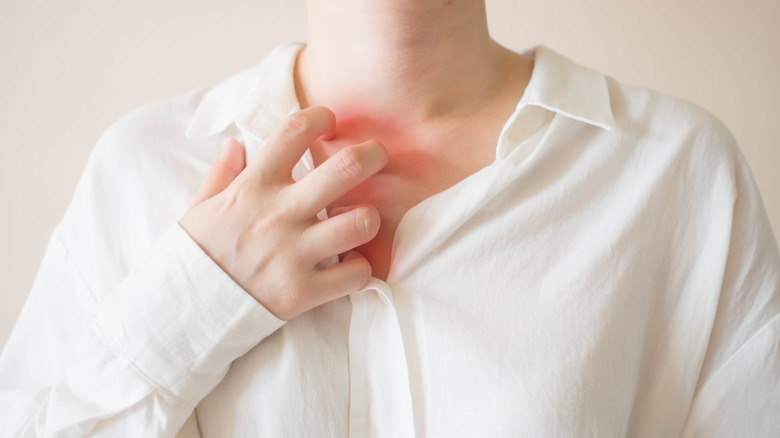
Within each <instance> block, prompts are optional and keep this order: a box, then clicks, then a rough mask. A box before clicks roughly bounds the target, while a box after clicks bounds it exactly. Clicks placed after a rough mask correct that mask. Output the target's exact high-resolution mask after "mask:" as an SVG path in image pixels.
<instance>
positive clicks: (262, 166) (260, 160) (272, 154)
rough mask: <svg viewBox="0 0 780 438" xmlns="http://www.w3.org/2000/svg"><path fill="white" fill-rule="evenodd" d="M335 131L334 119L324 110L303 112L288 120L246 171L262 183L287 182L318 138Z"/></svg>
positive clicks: (321, 107) (317, 109)
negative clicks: (302, 157)
mask: <svg viewBox="0 0 780 438" xmlns="http://www.w3.org/2000/svg"><path fill="white" fill-rule="evenodd" d="M335 130H336V116H335V115H333V112H332V111H331V110H329V109H327V108H325V107H323V106H316V107H311V108H306V109H304V110H302V111H299V112H297V113H295V114H293V115H291V116H289V117H288V118H287V120H285V121H284V123H283V124H282V127H281V128H279V129H278V130H277V131H276V132H274V133H273V134H272V135H271V136H270V137H269V138H268V140H267V141H266V143H265V146H264V147H263V148H262V149H261V150H260V152H258V154H257V155H256V156H255V158H253V159H252V162H251V163H249V166H248V168H249V169H250V170H251V172H252V173H256V174H257V175H258V176H259V177H260V179H261V180H264V181H288V180H289V179H290V178H291V174H292V169H293V167H294V166H295V163H297V162H298V160H300V159H301V156H302V155H303V153H304V152H306V149H308V148H309V146H310V145H311V144H312V143H313V142H314V140H316V139H318V138H319V137H322V136H325V137H328V136H331V135H333V133H334V132H335Z"/></svg>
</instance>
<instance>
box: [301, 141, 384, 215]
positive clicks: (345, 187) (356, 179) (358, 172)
mask: <svg viewBox="0 0 780 438" xmlns="http://www.w3.org/2000/svg"><path fill="white" fill-rule="evenodd" d="M386 164H387V151H386V150H385V148H384V146H382V144H381V143H379V142H378V141H375V140H370V141H367V142H365V143H361V144H359V145H355V146H350V147H347V148H344V149H342V150H340V151H339V152H338V153H337V154H336V155H333V156H332V157H330V158H329V159H328V160H327V161H325V162H324V163H322V164H321V165H320V166H319V167H317V168H316V169H314V170H313V171H311V172H310V173H309V174H308V175H306V176H305V177H303V178H302V179H301V180H300V181H298V182H297V183H296V184H295V185H294V186H292V187H290V189H291V190H290V191H291V196H294V197H295V205H296V206H297V207H298V208H300V211H301V214H302V215H304V216H306V217H310V216H313V215H315V214H317V212H319V211H320V210H322V209H323V208H325V207H327V206H328V204H330V203H332V202H333V201H335V200H336V199H338V198H340V197H341V196H342V195H344V194H345V193H347V192H348V191H350V190H351V189H353V188H354V187H355V186H357V185H358V184H360V183H361V182H363V181H365V180H366V179H367V178H368V177H370V176H371V175H373V174H375V173H377V172H379V171H380V170H382V168H383V167H385V165H386Z"/></svg>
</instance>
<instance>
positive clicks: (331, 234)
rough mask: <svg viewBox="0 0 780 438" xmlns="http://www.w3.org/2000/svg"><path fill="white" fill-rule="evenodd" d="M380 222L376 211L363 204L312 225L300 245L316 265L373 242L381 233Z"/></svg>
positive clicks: (302, 237)
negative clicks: (302, 245) (303, 246)
mask: <svg viewBox="0 0 780 438" xmlns="http://www.w3.org/2000/svg"><path fill="white" fill-rule="evenodd" d="M380 221H381V219H380V217H379V212H378V211H377V209H376V208H375V207H374V206H372V205H367V204H363V205H360V206H356V207H354V209H352V210H350V211H347V212H345V213H343V214H340V215H338V216H334V217H331V218H328V219H325V220H324V221H321V222H318V223H316V224H314V225H312V226H311V227H309V228H307V229H306V230H305V231H304V232H303V235H302V236H301V241H302V242H303V244H304V245H305V248H306V251H307V252H309V253H310V255H311V257H312V262H313V263H316V262H318V261H320V260H324V259H326V258H328V257H331V256H334V255H338V254H341V253H343V252H346V251H349V250H351V249H354V248H356V247H358V246H360V245H362V244H364V243H366V242H368V241H370V240H371V239H373V238H374V237H375V236H376V234H377V233H378V232H379V225H380Z"/></svg>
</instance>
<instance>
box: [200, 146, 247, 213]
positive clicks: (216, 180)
mask: <svg viewBox="0 0 780 438" xmlns="http://www.w3.org/2000/svg"><path fill="white" fill-rule="evenodd" d="M245 166H246V157H245V153H244V146H243V145H241V143H239V142H238V141H236V140H235V139H233V138H229V139H227V140H226V141H225V143H224V144H223V146H222V154H221V155H220V156H219V158H217V161H215V162H214V163H213V164H212V165H211V168H209V171H208V173H206V177H205V178H204V180H203V183H201V186H200V188H199V189H198V192H197V193H196V194H195V200H194V201H193V203H192V206H195V205H198V204H200V203H201V202H203V201H205V200H206V199H209V198H211V197H212V196H215V195H216V194H218V193H220V192H221V191H223V190H225V189H226V188H227V187H228V186H229V185H230V183H232V182H233V180H234V179H236V177H237V176H238V174H240V173H241V171H242V170H243V169H244V167H245Z"/></svg>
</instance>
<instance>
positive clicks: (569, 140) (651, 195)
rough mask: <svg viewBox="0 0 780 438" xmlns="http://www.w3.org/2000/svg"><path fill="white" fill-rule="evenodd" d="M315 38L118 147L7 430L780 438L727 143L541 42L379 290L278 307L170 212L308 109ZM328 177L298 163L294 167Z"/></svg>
mask: <svg viewBox="0 0 780 438" xmlns="http://www.w3.org/2000/svg"><path fill="white" fill-rule="evenodd" d="M300 48H301V45H299V44H290V45H284V46H282V47H280V48H279V49H277V50H276V51H274V52H273V53H271V54H270V55H269V56H268V57H267V58H266V59H265V60H264V61H263V62H262V63H260V64H259V65H257V66H256V67H253V68H251V69H249V70H247V71H244V72H242V73H240V74H238V75H237V76H235V77H233V78H230V79H229V80H227V81H226V82H224V83H222V84H220V85H218V86H216V87H214V88H212V89H210V90H202V91H197V92H193V93H191V94H188V95H186V96H184V97H181V98H176V99H171V100H166V101H161V102H156V103H152V104H150V105H147V106H144V107H142V108H140V109H138V110H136V111H134V112H132V113H131V114H129V115H127V116H125V117H123V118H122V119H120V120H119V121H117V122H116V123H115V124H114V125H113V126H112V127H111V128H109V129H108V131H107V132H106V133H105V134H104V135H103V136H102V137H101V139H100V140H99V142H98V144H97V146H96V147H95V149H94V151H93V153H92V155H91V157H90V160H89V163H88V165H87V168H86V170H85V172H84V175H83V177H82V178H81V180H80V182H79V184H78V187H77V189H76V192H75V195H74V197H73V200H72V202H71V204H70V205H69V207H68V210H67V212H66V213H65V215H64V217H63V219H62V221H61V222H60V223H59V224H58V226H57V227H56V229H55V230H54V233H53V235H52V237H51V240H50V242H49V245H48V249H47V251H46V254H45V257H44V259H43V262H42V265H41V267H40V270H39V273H38V276H37V277H36V280H35V284H34V286H33V289H32V292H31V293H30V296H29V298H28V300H27V303H26V305H25V307H24V310H23V311H22V314H21V316H20V319H19V321H18V323H17V325H16V327H15V329H14V331H13V334H12V335H11V338H10V340H9V341H8V344H7V347H6V349H5V351H4V352H3V355H2V358H1V359H0V434H1V435H2V436H34V435H43V436H48V435H64V436H78V435H99V436H139V437H140V436H158V435H173V434H176V433H177V431H179V429H180V428H181V427H182V424H183V423H184V422H185V420H187V419H188V417H190V415H191V414H193V410H195V414H196V415H194V416H193V417H192V418H190V421H189V422H188V423H187V426H186V427H185V430H184V431H182V432H181V433H182V434H186V433H192V434H198V433H200V434H201V435H202V436H204V437H230V436H269V437H277V436H291V437H309V436H336V437H342V436H351V437H409V436H413V435H416V436H427V437H451V436H489V437H513V436H529V437H543V436H598V437H613V436H615V437H616V436H631V437H659V436H663V437H671V436H685V437H694V436H707V437H712V436H751V437H769V436H778V434H780V416H779V415H777V413H778V412H780V384H778V381H780V345H779V344H780V317H778V314H780V286H779V284H780V282H779V281H778V280H779V277H780V257H778V250H777V244H776V243H775V240H774V238H773V236H772V232H771V229H770V226H769V223H768V221H767V218H766V214H765V212H764V208H763V206H762V203H761V199H760V196H759V193H758V191H757V189H756V185H755V183H754V181H753V180H752V177H751V175H750V172H749V170H748V167H747V165H746V163H745V160H744V158H743V157H742V156H741V154H740V152H739V150H738V147H737V145H736V142H735V140H734V137H733V136H732V135H731V133H730V132H729V131H728V129H727V128H726V127H725V126H724V125H723V123H721V122H720V121H719V120H718V119H717V118H715V117H714V116H713V115H711V114H710V113H708V112H707V111H705V110H703V109H701V108H699V107H697V106H695V105H693V104H691V103H688V102H685V101H683V100H680V99H676V98H673V97H669V96H665V95H662V94H659V93H657V92H654V91H651V90H646V89H640V88H635V87H630V86H627V85H624V84H621V83H619V82H617V81H616V80H615V79H613V78H611V77H608V76H605V75H603V74H601V73H598V72H596V71H593V70H591V69H588V68H586V67H584V66H582V65H579V64H577V63H575V62H573V61H571V60H569V59H568V58H566V57H564V56H562V55H560V54H558V53H556V52H555V51H553V50H551V49H549V48H547V47H545V46H538V47H536V48H534V49H532V50H529V51H528V52H526V53H525V55H526V56H530V57H533V58H534V60H535V65H534V69H533V74H532V77H531V80H530V83H529V84H528V87H527V89H526V91H525V93H524V95H523V97H522V99H521V100H520V102H519V103H518V105H517V109H516V111H515V113H514V114H513V115H512V116H511V117H510V119H509V120H507V122H506V124H505V126H504V128H503V131H502V132H501V135H500V139H499V142H498V144H497V146H496V159H495V161H494V162H493V163H492V164H490V165H489V166H487V167H485V168H483V169H481V170H480V171H478V172H476V173H475V174H473V175H471V176H469V177H467V178H466V179H464V180H462V181H461V182H459V183H458V184H456V185H455V186H453V187H451V188H449V189H447V190H445V191H443V192H441V193H438V194H436V195H434V196H432V197H430V198H428V199H425V200H424V201H422V202H421V203H420V204H418V205H416V206H414V207H413V208H412V209H411V210H410V211H409V212H408V213H407V214H406V216H404V218H403V220H402V221H401V223H400V225H399V227H398V230H397V232H396V236H395V242H394V245H393V253H392V264H391V269H390V273H389V276H388V278H387V281H386V282H384V281H381V280H378V279H372V281H371V283H370V284H369V286H368V287H367V288H366V289H365V290H363V291H360V292H356V293H354V294H352V295H351V296H349V297H344V298H342V299H339V300H336V301H333V302H331V303H328V304H326V305H323V306H321V307H318V308H315V309H313V310H311V311H309V312H307V313H304V314H303V315H301V316H299V317H297V318H295V319H293V320H291V321H288V322H284V321H281V320H279V319H277V318H276V317H274V316H273V315H272V314H271V313H270V312H268V311H267V310H266V309H265V308H263V307H262V306H261V305H259V304H258V303H257V302H256V301H255V300H254V299H253V298H252V297H251V296H249V295H248V294H247V293H246V292H245V291H244V290H243V289H241V287H240V286H238V285H237V284H236V283H234V282H233V281H232V280H231V279H230V277H229V276H228V275H227V274H226V273H224V272H223V271H222V270H221V269H220V268H219V267H218V266H217V265H216V264H215V263H214V262H213V261H212V260H211V259H210V258H209V257H208V256H207V255H206V254H205V253H204V252H203V251H202V250H201V249H200V248H199V247H198V245H197V244H196V243H195V242H194V241H193V240H191V238H189V236H188V235H187V233H186V232H184V231H183V229H182V228H181V227H180V226H179V225H178V224H177V223H176V221H177V220H178V219H179V218H180V217H181V216H182V215H183V214H184V212H185V211H186V210H187V208H188V206H189V203H190V202H191V201H192V199H193V198H194V193H195V191H196V189H197V187H198V186H199V185H200V183H201V181H202V179H203V177H204V175H205V173H206V171H207V169H208V168H209V166H210V164H211V163H212V162H213V161H214V160H215V159H216V157H217V156H218V155H219V152H220V144H221V142H222V141H223V140H224V139H225V138H226V137H229V136H232V137H236V138H238V139H239V140H240V141H242V142H243V143H245V144H246V147H247V158H248V160H251V159H252V158H253V157H254V156H255V154H256V153H257V151H258V149H259V148H261V147H262V145H263V142H264V140H265V139H266V138H267V137H268V135H269V134H270V133H271V132H272V131H273V130H275V129H276V128H277V127H278V126H279V124H280V122H281V121H282V120H283V119H284V117H285V116H286V115H288V114H289V113H291V112H293V111H295V110H297V109H298V103H297V101H296V98H295V92H294V85H293V77H292V68H293V64H294V59H295V55H296V54H297V52H298V50H299V49H300ZM311 168H312V161H311V156H310V155H309V154H307V155H306V156H304V158H303V159H302V160H301V161H300V162H299V164H298V166H297V167H296V170H295V172H294V176H295V177H296V178H300V177H303V176H304V175H305V174H306V172H308V171H310V170H311Z"/></svg>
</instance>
